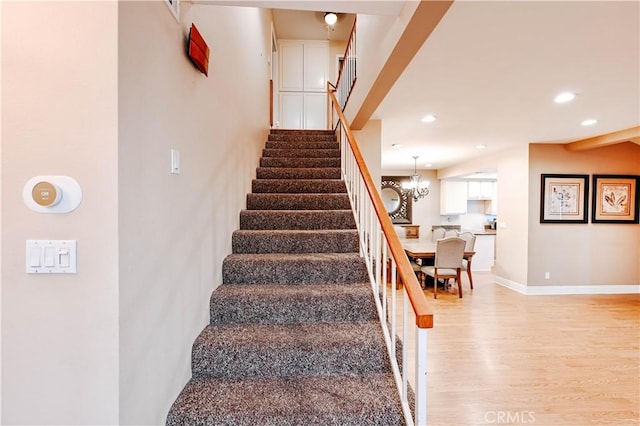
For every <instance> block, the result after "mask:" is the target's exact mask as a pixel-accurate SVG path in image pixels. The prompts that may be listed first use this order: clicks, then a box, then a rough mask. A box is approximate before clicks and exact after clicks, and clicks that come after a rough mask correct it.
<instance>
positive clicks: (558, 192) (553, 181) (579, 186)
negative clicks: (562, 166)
mask: <svg viewBox="0 0 640 426" xmlns="http://www.w3.org/2000/svg"><path fill="white" fill-rule="evenodd" d="M540 178H541V179H540V223H587V221H588V220H589V215H588V208H589V205H588V195H589V175H580V174H575V175H574V174H541V175H540Z"/></svg>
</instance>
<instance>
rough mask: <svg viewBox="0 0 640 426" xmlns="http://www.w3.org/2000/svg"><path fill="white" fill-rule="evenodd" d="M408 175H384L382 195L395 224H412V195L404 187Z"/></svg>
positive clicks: (381, 187) (381, 186)
mask: <svg viewBox="0 0 640 426" xmlns="http://www.w3.org/2000/svg"><path fill="white" fill-rule="evenodd" d="M406 179H407V177H406V176H382V183H381V185H380V196H381V197H382V202H383V203H384V206H385V209H386V210H387V213H388V214H389V217H390V218H391V223H393V224H405V225H408V224H411V223H412V222H411V220H412V218H411V201H412V200H411V197H409V195H408V194H407V191H406V190H404V189H402V181H403V180H406Z"/></svg>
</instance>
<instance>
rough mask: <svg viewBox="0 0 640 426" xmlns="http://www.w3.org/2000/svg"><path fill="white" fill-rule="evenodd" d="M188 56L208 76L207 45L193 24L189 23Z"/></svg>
mask: <svg viewBox="0 0 640 426" xmlns="http://www.w3.org/2000/svg"><path fill="white" fill-rule="evenodd" d="M189 58H190V59H191V61H192V62H193V63H194V64H195V66H196V67H197V68H198V69H199V70H200V71H201V72H202V73H204V75H206V76H207V77H208V76H209V46H207V42H205V41H204V39H203V38H202V36H201V35H200V32H199V31H198V29H197V28H196V26H195V24H191V29H190V30H189Z"/></svg>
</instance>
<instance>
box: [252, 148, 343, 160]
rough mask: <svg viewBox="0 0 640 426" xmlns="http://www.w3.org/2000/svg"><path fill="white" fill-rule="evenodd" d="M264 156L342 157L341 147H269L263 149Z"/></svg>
mask: <svg viewBox="0 0 640 426" xmlns="http://www.w3.org/2000/svg"><path fill="white" fill-rule="evenodd" d="M262 157H263V158H268V157H275V158H340V150H339V149H269V148H265V149H263V150H262Z"/></svg>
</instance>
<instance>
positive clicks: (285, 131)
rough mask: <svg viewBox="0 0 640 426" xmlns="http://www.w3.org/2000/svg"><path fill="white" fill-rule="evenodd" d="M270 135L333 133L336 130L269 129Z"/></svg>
mask: <svg viewBox="0 0 640 426" xmlns="http://www.w3.org/2000/svg"><path fill="white" fill-rule="evenodd" d="M269 134H272V135H335V134H336V132H335V131H333V130H327V129H281V128H277V129H271V130H270V131H269Z"/></svg>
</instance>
